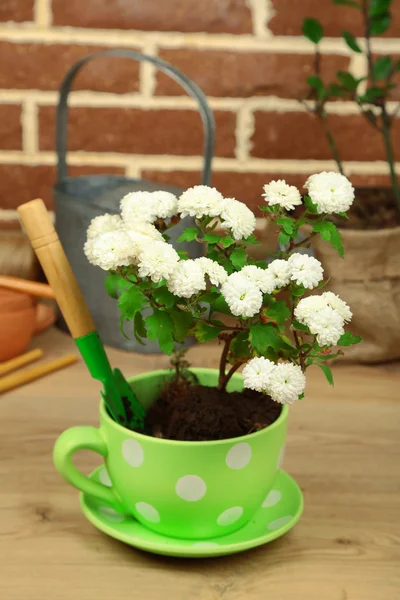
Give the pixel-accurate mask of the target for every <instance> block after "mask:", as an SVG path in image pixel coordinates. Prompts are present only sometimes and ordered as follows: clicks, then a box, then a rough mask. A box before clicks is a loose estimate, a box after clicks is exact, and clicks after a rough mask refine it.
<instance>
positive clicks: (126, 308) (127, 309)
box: [118, 285, 145, 321]
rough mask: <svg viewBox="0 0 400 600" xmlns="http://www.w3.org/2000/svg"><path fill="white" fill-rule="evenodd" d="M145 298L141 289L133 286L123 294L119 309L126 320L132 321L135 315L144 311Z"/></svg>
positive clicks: (120, 298) (119, 301)
mask: <svg viewBox="0 0 400 600" xmlns="http://www.w3.org/2000/svg"><path fill="white" fill-rule="evenodd" d="M144 300H145V297H144V296H143V294H142V292H141V291H140V289H139V288H138V287H137V286H135V285H132V287H130V288H129V289H128V290H125V292H123V293H122V294H121V296H120V297H119V300H118V307H119V309H120V311H121V313H122V315H123V318H124V319H127V320H128V321H130V320H132V319H133V317H134V316H135V314H136V313H137V312H138V311H139V310H141V309H142V306H143V303H144Z"/></svg>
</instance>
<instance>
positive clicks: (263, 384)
mask: <svg viewBox="0 0 400 600" xmlns="http://www.w3.org/2000/svg"><path fill="white" fill-rule="evenodd" d="M275 368H276V365H275V363H273V362H271V361H270V360H268V359H267V358H264V357H262V356H260V357H259V358H253V359H252V360H251V361H250V362H248V363H247V365H246V366H245V367H244V369H243V372H242V375H243V382H244V387H245V388H248V389H250V390H255V391H256V392H266V391H267V390H268V386H269V381H270V377H271V374H272V373H273V371H274V369H275Z"/></svg>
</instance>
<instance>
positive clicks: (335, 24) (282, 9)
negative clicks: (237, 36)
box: [268, 0, 400, 37]
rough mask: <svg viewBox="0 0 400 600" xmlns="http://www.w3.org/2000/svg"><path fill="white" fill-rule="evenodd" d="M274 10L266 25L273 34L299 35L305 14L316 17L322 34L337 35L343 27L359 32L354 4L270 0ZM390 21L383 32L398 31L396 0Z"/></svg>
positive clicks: (399, 17)
mask: <svg viewBox="0 0 400 600" xmlns="http://www.w3.org/2000/svg"><path fill="white" fill-rule="evenodd" d="M272 4H273V7H274V9H275V14H274V16H273V17H272V19H271V20H270V22H269V24H268V25H269V28H270V29H271V31H272V33H274V34H275V35H302V33H301V26H302V23H303V20H304V19H305V18H306V17H313V18H314V19H318V20H319V21H320V22H321V23H322V25H323V26H324V31H325V35H326V36H339V35H341V32H342V31H343V30H347V31H351V32H352V33H353V34H354V35H362V21H361V13H360V12H359V11H358V10H357V9H355V8H349V7H347V6H341V5H337V4H334V3H333V0H324V1H321V0H272ZM391 10H392V19H393V20H392V25H391V27H390V29H389V31H388V32H387V33H386V34H385V36H386V37H387V36H389V37H397V36H399V35H400V2H398V0H397V1H396V2H392V7H391Z"/></svg>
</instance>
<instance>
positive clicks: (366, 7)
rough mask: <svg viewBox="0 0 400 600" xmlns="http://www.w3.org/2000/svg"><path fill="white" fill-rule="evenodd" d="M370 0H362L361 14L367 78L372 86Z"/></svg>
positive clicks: (373, 81) (373, 80) (373, 79)
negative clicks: (365, 49)
mask: <svg viewBox="0 0 400 600" xmlns="http://www.w3.org/2000/svg"><path fill="white" fill-rule="evenodd" d="M369 2H370V0H363V3H362V14H363V20H364V37H365V45H366V47H367V63H368V79H369V80H370V81H371V84H372V86H373V85H374V83H375V77H374V63H373V60H372V49H371V23H370V18H369V14H368V10H369Z"/></svg>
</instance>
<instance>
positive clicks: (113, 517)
mask: <svg viewBox="0 0 400 600" xmlns="http://www.w3.org/2000/svg"><path fill="white" fill-rule="evenodd" d="M97 510H98V511H99V514H100V515H102V516H103V517H105V518H106V519H108V521H113V522H114V523H122V521H125V517H124V515H121V513H119V512H117V511H116V510H114V509H113V508H111V506H99V508H98V509H97Z"/></svg>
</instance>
